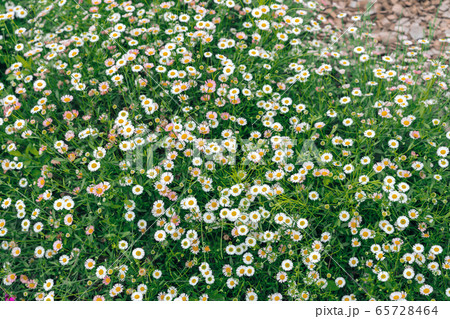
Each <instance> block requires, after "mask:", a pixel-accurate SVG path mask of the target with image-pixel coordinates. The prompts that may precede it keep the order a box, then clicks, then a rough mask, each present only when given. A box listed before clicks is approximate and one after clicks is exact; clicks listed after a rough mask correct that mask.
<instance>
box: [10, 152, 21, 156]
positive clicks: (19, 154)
mask: <svg viewBox="0 0 450 319" xmlns="http://www.w3.org/2000/svg"><path fill="white" fill-rule="evenodd" d="M9 154H11V155H12V156H22V153H20V152H19V151H11V152H9Z"/></svg>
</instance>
